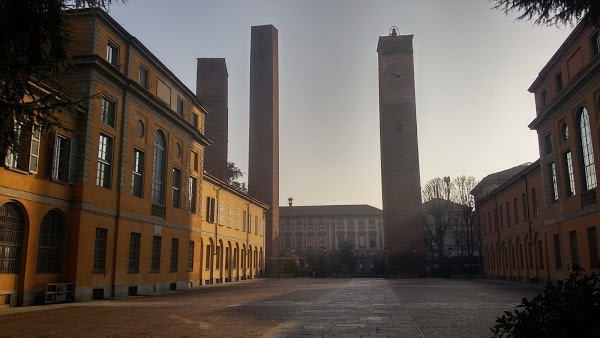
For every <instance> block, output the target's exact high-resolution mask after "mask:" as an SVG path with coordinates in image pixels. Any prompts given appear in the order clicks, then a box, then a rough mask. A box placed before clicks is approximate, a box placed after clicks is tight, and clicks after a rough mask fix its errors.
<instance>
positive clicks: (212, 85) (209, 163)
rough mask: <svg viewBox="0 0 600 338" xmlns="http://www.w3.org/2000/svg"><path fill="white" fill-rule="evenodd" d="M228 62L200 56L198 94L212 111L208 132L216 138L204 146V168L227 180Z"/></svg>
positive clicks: (211, 136)
mask: <svg viewBox="0 0 600 338" xmlns="http://www.w3.org/2000/svg"><path fill="white" fill-rule="evenodd" d="M227 78H228V74H227V65H226V64H225V59H223V58H199V59H198V66H197V77H196V95H197V96H198V97H200V98H202V102H203V103H204V104H205V105H206V106H207V108H208V109H209V110H210V114H207V115H206V124H205V126H204V127H205V128H204V131H205V135H206V136H207V137H208V138H209V139H210V140H212V141H213V144H212V145H211V146H210V147H206V148H205V150H204V151H205V153H204V159H205V161H204V169H205V170H206V171H207V172H208V173H210V174H211V175H214V176H215V177H217V178H219V179H221V180H223V181H225V182H227V137H228V128H227V124H228V123H229V122H228V107H227V82H228V79H227Z"/></svg>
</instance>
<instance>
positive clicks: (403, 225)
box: [377, 27, 425, 274]
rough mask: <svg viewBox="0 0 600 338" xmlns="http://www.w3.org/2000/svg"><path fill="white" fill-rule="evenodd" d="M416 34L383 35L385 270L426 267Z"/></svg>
mask: <svg viewBox="0 0 600 338" xmlns="http://www.w3.org/2000/svg"><path fill="white" fill-rule="evenodd" d="M412 39H413V36H412V35H398V34H397V32H396V29H395V27H393V28H392V32H391V34H390V35H389V36H380V37H379V43H378V45H377V53H378V58H379V62H378V63H379V132H380V142H381V145H380V146H381V180H382V182H381V183H382V192H383V223H384V227H385V247H386V271H387V272H388V274H398V273H402V274H406V273H417V272H418V271H419V270H420V269H422V268H423V267H424V259H425V228H424V219H423V216H422V212H421V209H422V208H421V183H420V176H419V149H418V144H417V143H418V142H417V117H416V107H415V81H414V63H413V46H412Z"/></svg>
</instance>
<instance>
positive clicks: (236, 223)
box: [235, 208, 240, 230]
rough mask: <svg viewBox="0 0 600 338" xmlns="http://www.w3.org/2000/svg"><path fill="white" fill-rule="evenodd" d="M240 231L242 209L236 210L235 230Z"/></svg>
mask: <svg viewBox="0 0 600 338" xmlns="http://www.w3.org/2000/svg"><path fill="white" fill-rule="evenodd" d="M239 229H240V208H235V230H239Z"/></svg>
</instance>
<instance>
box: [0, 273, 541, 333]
mask: <svg viewBox="0 0 600 338" xmlns="http://www.w3.org/2000/svg"><path fill="white" fill-rule="evenodd" d="M538 290H539V289H538V288H536V287H535V286H532V285H525V284H516V283H510V282H503V281H493V280H482V279H377V278H347V279H346V278H335V279H331V278H317V279H310V278H263V279H255V280H248V281H241V282H237V283H233V284H217V285H210V286H202V287H199V288H196V289H188V290H184V291H174V292H171V293H168V294H163V295H158V296H137V297H130V298H127V299H120V300H101V301H91V302H83V303H65V304H55V305H44V306H30V307H21V308H8V307H5V308H0V337H22V336H29V337H106V336H111V337H139V336H151V337H153V336H164V337H195V336H221V337H259V336H262V337H297V336H302V337H329V336H343V337H365V336H377V337H489V336H490V335H491V331H490V330H489V327H491V326H492V325H493V324H494V322H495V319H496V317H497V316H499V315H502V314H503V311H506V310H511V309H513V308H514V307H515V306H516V305H517V304H518V303H519V302H520V301H521V299H522V298H523V297H527V298H530V297H532V296H534V295H535V294H536V293H537V291H538Z"/></svg>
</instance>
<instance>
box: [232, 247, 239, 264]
mask: <svg viewBox="0 0 600 338" xmlns="http://www.w3.org/2000/svg"><path fill="white" fill-rule="evenodd" d="M237 260H238V249H237V248H233V259H232V261H231V263H232V266H233V268H234V269H237V266H238V264H237Z"/></svg>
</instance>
